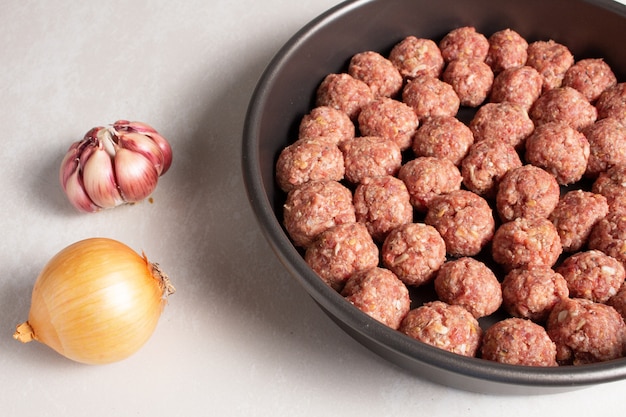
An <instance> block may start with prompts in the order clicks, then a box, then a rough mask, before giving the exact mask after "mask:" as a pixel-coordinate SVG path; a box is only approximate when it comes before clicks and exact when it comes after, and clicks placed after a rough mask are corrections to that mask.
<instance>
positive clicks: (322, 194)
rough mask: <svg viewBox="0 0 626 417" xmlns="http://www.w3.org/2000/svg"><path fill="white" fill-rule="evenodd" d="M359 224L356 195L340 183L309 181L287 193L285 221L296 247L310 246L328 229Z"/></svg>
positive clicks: (284, 211) (284, 210)
mask: <svg viewBox="0 0 626 417" xmlns="http://www.w3.org/2000/svg"><path fill="white" fill-rule="evenodd" d="M355 221H356V215H355V212H354V205H353V204H352V193H351V192H350V190H348V189H347V188H346V187H344V186H343V185H341V184H340V183H338V182H337V181H309V182H307V183H304V184H302V185H301V186H299V187H296V188H294V189H293V190H291V191H290V192H289V193H288V194H287V200H286V201H285V205H284V207H283V222H284V225H285V229H286V230H287V233H288V234H289V236H290V237H291V240H293V243H294V244H295V245H296V246H302V247H306V246H309V245H310V244H311V243H312V242H313V240H314V239H315V238H316V237H317V236H318V235H319V234H320V233H322V232H323V231H324V230H326V229H329V228H331V227H333V226H336V225H338V224H342V223H351V222H355Z"/></svg>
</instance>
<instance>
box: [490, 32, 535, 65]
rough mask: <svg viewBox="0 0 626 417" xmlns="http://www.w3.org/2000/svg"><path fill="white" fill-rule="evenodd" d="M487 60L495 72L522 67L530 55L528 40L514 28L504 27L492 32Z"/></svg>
mask: <svg viewBox="0 0 626 417" xmlns="http://www.w3.org/2000/svg"><path fill="white" fill-rule="evenodd" d="M488 42H489V50H488V51H487V57H486V58H485V62H486V63H487V64H488V65H489V66H490V67H491V69H492V71H493V72H494V73H499V72H502V71H504V70H506V69H509V68H515V67H521V66H523V65H524V64H525V63H526V58H527V57H528V42H527V41H526V39H524V38H523V37H522V36H521V35H520V34H519V33H517V32H516V31H514V30H512V29H503V30H500V31H498V32H495V33H494V34H492V35H491V36H490V37H489V39H488Z"/></svg>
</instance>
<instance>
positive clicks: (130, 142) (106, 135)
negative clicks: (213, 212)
mask: <svg viewBox="0 0 626 417" xmlns="http://www.w3.org/2000/svg"><path fill="white" fill-rule="evenodd" d="M171 163H172V149H171V147H170V145H169V143H168V142H167V140H165V138H164V137H163V136H161V135H160V134H159V133H158V132H156V130H154V129H153V128H152V127H151V126H149V125H147V124H145V123H141V122H129V121H126V120H118V121H117V122H115V123H113V124H112V125H111V126H108V127H102V126H99V127H94V128H92V129H91V130H89V131H88V132H87V133H86V134H85V136H84V137H83V139H82V140H81V141H79V142H75V143H73V144H72V145H71V146H70V148H69V149H68V151H67V153H66V155H65V157H64V158H63V161H62V162H61V169H60V171H59V180H60V182H61V186H62V187H63V190H64V191H65V193H66V195H67V196H68V198H69V200H70V202H71V203H72V205H73V206H74V207H76V208H77V209H78V210H80V211H84V212H96V211H99V210H101V209H107V208H113V207H117V206H119V205H122V204H127V203H137V202H139V201H142V200H143V199H145V198H146V197H148V196H149V195H150V194H151V193H152V192H153V191H154V189H155V188H156V186H157V182H158V178H159V177H160V176H161V175H163V174H164V173H165V172H166V171H167V170H168V169H169V167H170V166H171Z"/></svg>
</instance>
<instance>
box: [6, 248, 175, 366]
mask: <svg viewBox="0 0 626 417" xmlns="http://www.w3.org/2000/svg"><path fill="white" fill-rule="evenodd" d="M174 291H175V290H174V287H173V286H172V285H171V283H170V282H169V279H168V277H167V275H165V274H164V273H163V272H162V271H161V270H160V269H159V266H158V264H155V263H150V262H149V261H148V259H147V258H146V256H145V255H143V256H140V255H139V254H137V253H136V252H135V251H133V250H132V249H131V248H129V247H128V246H126V245H124V244H123V243H120V242H118V241H116V240H112V239H107V238H92V239H86V240H81V241H79V242H76V243H74V244H72V245H70V246H68V247H66V248H65V249H63V250H61V251H60V252H59V253H57V254H56V255H55V256H54V257H53V258H52V259H50V261H49V262H48V263H47V264H46V266H45V267H44V268H43V270H42V271H41V273H40V274H39V276H38V277H37V280H36V282H35V285H34V287H33V293H32V300H31V307H30V312H29V314H28V321H26V322H24V323H22V324H20V325H18V326H17V328H16V332H15V334H14V335H13V337H14V338H15V339H17V340H19V341H21V342H24V343H26V342H30V341H31V340H37V341H39V342H41V343H43V344H45V345H47V346H49V347H51V348H52V349H54V350H56V351H57V352H58V353H60V354H61V355H63V356H65V357H67V358H69V359H72V360H74V361H77V362H82V363H87V364H104V363H110V362H115V361H119V360H122V359H124V358H127V357H128V356H130V355H132V354H133V353H134V352H136V351H137V350H138V349H139V348H140V347H141V346H143V345H144V343H145V342H146V341H147V340H148V339H149V338H150V336H151V335H152V333H153V331H154V329H155V327H156V325H157V322H158V320H159V317H160V315H161V312H162V310H163V308H164V306H165V304H166V303H167V297H168V296H169V295H170V294H172V293H174Z"/></svg>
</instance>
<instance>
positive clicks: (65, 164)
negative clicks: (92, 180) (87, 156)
mask: <svg viewBox="0 0 626 417" xmlns="http://www.w3.org/2000/svg"><path fill="white" fill-rule="evenodd" d="M79 144H80V142H75V143H73V144H72V146H70V148H69V149H68V150H67V153H66V154H65V157H63V160H62V161H61V169H60V170H59V181H60V182H61V185H62V186H63V189H65V184H66V183H67V180H68V178H69V177H70V176H71V175H72V174H73V173H74V172H75V171H76V170H77V169H78V160H79V157H80V152H79V149H78V148H79V146H78V145H79Z"/></svg>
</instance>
